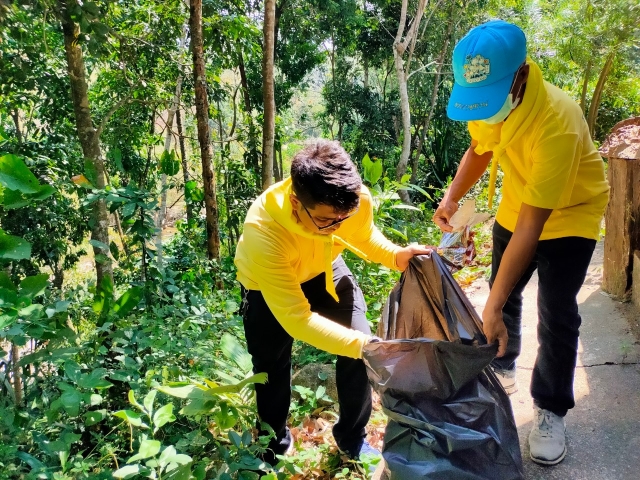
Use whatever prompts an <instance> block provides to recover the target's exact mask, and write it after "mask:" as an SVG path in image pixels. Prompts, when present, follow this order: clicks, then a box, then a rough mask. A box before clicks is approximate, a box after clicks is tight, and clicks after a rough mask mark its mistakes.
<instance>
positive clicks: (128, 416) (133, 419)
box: [113, 410, 147, 428]
mask: <svg viewBox="0 0 640 480" xmlns="http://www.w3.org/2000/svg"><path fill="white" fill-rule="evenodd" d="M113 416H114V417H118V418H121V419H123V420H125V421H126V422H127V423H128V424H130V425H133V426H134V427H143V428H147V425H145V424H144V423H142V419H141V418H140V415H138V414H137V413H136V412H134V411H133V410H119V411H117V412H115V413H114V414H113Z"/></svg>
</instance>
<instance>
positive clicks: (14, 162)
mask: <svg viewBox="0 0 640 480" xmlns="http://www.w3.org/2000/svg"><path fill="white" fill-rule="evenodd" d="M0 184H1V185H3V186H5V187H6V188H8V189H10V190H20V191H21V192H23V193H37V192H38V191H39V190H40V182H38V179H37V178H36V176H35V175H34V174H33V173H32V172H31V170H29V168H28V167H27V166H26V165H25V163H24V162H23V161H22V159H21V158H20V157H18V156H17V155H11V154H9V155H3V156H1V157H0Z"/></svg>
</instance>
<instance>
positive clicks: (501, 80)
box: [447, 20, 527, 122]
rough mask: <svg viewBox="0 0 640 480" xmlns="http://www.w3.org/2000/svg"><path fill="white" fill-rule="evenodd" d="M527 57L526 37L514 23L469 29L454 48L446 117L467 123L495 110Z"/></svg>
mask: <svg viewBox="0 0 640 480" xmlns="http://www.w3.org/2000/svg"><path fill="white" fill-rule="evenodd" d="M526 58H527V40H526V38H525V36H524V32H523V31H522V30H520V28H519V27H517V26H516V25H513V24H511V23H507V22H505V21H503V20H492V21H490V22H487V23H483V24H482V25H478V26H477V27H474V28H472V29H471V30H470V31H469V33H467V35H466V36H465V37H464V38H463V39H462V40H460V41H459V42H458V44H457V45H456V47H455V48H454V49H453V76H454V78H455V82H454V85H453V91H452V92H451V97H450V98H449V104H448V105H447V115H448V117H449V118H450V119H452V120H461V121H467V122H469V121H472V120H484V119H485V118H489V117H491V116H493V115H495V114H496V113H498V110H500V108H502V105H503V104H504V102H505V100H506V99H507V95H508V94H509V90H510V89H511V85H512V84H513V79H514V76H515V73H516V71H517V70H518V68H519V67H520V65H522V63H524V61H525V60H526Z"/></svg>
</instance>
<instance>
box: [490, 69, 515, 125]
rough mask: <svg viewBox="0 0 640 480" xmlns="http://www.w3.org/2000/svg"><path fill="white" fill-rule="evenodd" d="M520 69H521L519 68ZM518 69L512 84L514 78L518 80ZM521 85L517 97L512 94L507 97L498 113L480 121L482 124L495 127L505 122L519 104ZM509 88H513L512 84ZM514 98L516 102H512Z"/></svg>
mask: <svg viewBox="0 0 640 480" xmlns="http://www.w3.org/2000/svg"><path fill="white" fill-rule="evenodd" d="M520 68H522V67H520ZM520 68H518V70H516V74H515V76H514V77H513V82H514V83H515V81H516V78H518V74H519V73H520ZM522 85H524V84H522ZM522 85H520V90H519V91H518V94H517V95H514V94H512V93H510V94H509V95H507V99H506V100H505V101H504V104H503V105H502V107H501V108H500V110H498V112H497V113H496V114H495V115H492V116H490V117H489V118H485V119H484V120H480V121H481V122H484V123H488V124H489V125H495V124H496V123H500V122H504V121H505V120H506V118H507V117H508V116H509V114H510V113H511V112H513V110H514V109H515V108H516V107H517V106H518V104H519V103H520V99H519V98H518V97H519V96H520V92H521V91H522ZM511 87H513V83H512V84H511ZM514 98H515V99H516V100H514Z"/></svg>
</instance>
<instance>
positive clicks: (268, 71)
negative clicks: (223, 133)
mask: <svg viewBox="0 0 640 480" xmlns="http://www.w3.org/2000/svg"><path fill="white" fill-rule="evenodd" d="M275 17H276V2H275V0H265V2H264V25H263V35H264V42H263V47H262V97H263V101H264V126H263V129H262V189H263V190H266V189H267V188H268V187H269V186H270V185H271V184H272V183H273V152H274V150H273V145H274V136H275V127H276V124H275V120H276V101H275V92H274V88H275V87H274V78H273V63H274V48H275V20H276V18H275Z"/></svg>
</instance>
